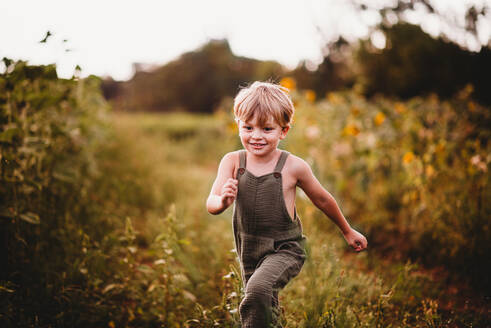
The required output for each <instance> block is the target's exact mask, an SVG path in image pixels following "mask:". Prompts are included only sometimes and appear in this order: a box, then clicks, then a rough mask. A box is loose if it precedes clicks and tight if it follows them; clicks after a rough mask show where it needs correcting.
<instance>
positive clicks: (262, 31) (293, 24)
mask: <svg viewBox="0 0 491 328" xmlns="http://www.w3.org/2000/svg"><path fill="white" fill-rule="evenodd" d="M388 2H389V3H390V2H391V0H373V1H372V2H371V3H388ZM468 2H472V3H477V4H483V3H487V4H488V5H491V3H490V2H491V0H482V1H479V0H433V1H432V3H433V4H434V5H435V7H437V9H438V10H439V11H440V12H443V13H448V15H449V17H453V16H452V14H453V13H456V12H459V11H463V9H464V8H465V7H464V5H465V3H468ZM0 17H1V18H0V58H3V57H8V58H11V59H15V60H18V59H21V60H27V61H28V62H29V63H30V64H33V65H41V64H52V63H56V65H57V72H58V75H59V76H60V77H64V78H70V77H71V76H72V75H73V73H74V70H75V67H76V65H79V66H80V67H81V68H82V76H87V75H89V74H95V75H99V76H111V77H113V78H114V79H115V80H127V79H129V78H131V77H132V75H133V65H132V64H133V63H144V64H149V65H163V64H165V63H166V62H169V61H171V60H173V59H176V58H178V56H179V55H180V54H182V53H184V52H187V51H192V50H195V49H197V48H198V47H200V46H202V45H203V44H205V43H206V42H207V41H209V40H211V39H223V38H227V39H228V41H229V44H230V47H231V49H232V51H233V52H234V54H236V55H238V56H245V57H251V58H256V59H260V60H276V61H278V62H280V63H281V64H283V65H285V66H286V67H288V68H294V67H295V66H296V65H297V64H298V63H299V61H301V60H307V61H308V62H310V63H311V65H312V66H313V67H315V65H316V64H318V63H320V62H321V60H322V54H323V53H322V49H323V46H324V45H325V44H326V42H327V41H332V40H335V39H336V38H337V37H338V35H340V34H342V35H343V36H344V37H346V38H347V39H348V40H355V39H357V38H364V37H367V35H368V32H369V28H368V27H369V26H373V25H374V24H376V23H377V22H378V21H379V20H380V16H379V15H378V14H377V13H376V12H366V13H360V12H355V11H354V10H353V8H352V7H351V6H350V1H347V0H297V1H294V0H282V1H277V0H248V1H236V0H208V1H199V0H194V1H193V0H180V1H166V0H160V1H158V0H139V1H125V0H97V1H95V0H85V1H73V0H44V1H37V0H30V1H29V0H15V1H12V0H11V1H2V2H0ZM408 20H410V21H412V22H414V23H418V24H421V25H422V27H423V29H425V30H426V31H427V32H429V33H431V34H433V35H438V33H440V32H441V31H445V29H446V27H445V24H442V23H441V22H439V21H437V20H436V19H434V18H433V20H432V19H431V17H427V16H422V15H418V14H413V15H412V17H408ZM479 24H480V25H479V28H480V35H479V38H480V39H482V40H489V38H490V35H491V24H490V22H482V21H480V23H479ZM48 30H49V31H50V32H51V33H52V34H53V35H52V36H51V37H50V38H49V39H48V42H47V43H39V41H40V40H42V39H43V38H44V36H45V35H46V32H47V31H48ZM454 39H455V40H457V41H460V42H464V43H465V42H467V45H468V46H469V47H470V48H475V50H477V49H478V48H479V45H478V44H477V43H476V41H474V43H473V42H472V40H471V41H469V40H468V39H469V38H468V36H466V35H463V34H460V35H459V34H454ZM372 41H373V42H374V43H375V44H376V45H379V46H380V47H383V45H384V40H383V36H380V35H378V36H377V35H375V36H374V39H373V40H372Z"/></svg>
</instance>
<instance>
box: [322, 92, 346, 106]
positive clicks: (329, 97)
mask: <svg viewBox="0 0 491 328" xmlns="http://www.w3.org/2000/svg"><path fill="white" fill-rule="evenodd" d="M326 97H327V100H328V101H329V102H330V103H332V104H333V105H338V104H342V103H343V98H341V97H340V96H338V95H337V94H335V93H334V92H328V93H327V95H326Z"/></svg>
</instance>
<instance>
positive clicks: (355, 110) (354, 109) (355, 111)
mask: <svg viewBox="0 0 491 328" xmlns="http://www.w3.org/2000/svg"><path fill="white" fill-rule="evenodd" d="M351 114H353V116H358V115H360V109H359V108H358V107H356V106H352V107H351Z"/></svg>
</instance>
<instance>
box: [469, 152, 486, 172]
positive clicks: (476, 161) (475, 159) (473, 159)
mask: <svg viewBox="0 0 491 328" xmlns="http://www.w3.org/2000/svg"><path fill="white" fill-rule="evenodd" d="M471 164H472V165H474V166H475V167H477V168H478V169H479V170H481V171H483V172H487V171H488V167H487V165H486V163H484V161H482V159H481V155H475V156H472V157H471Z"/></svg>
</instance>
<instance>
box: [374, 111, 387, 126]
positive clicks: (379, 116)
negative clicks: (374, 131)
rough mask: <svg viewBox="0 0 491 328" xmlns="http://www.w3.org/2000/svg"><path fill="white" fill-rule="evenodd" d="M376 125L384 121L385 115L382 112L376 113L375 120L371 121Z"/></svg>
mask: <svg viewBox="0 0 491 328" xmlns="http://www.w3.org/2000/svg"><path fill="white" fill-rule="evenodd" d="M373 120H374V122H375V124H376V125H380V124H382V123H384V121H385V115H384V113H382V112H378V113H377V115H376V116H375V118H374V119H373Z"/></svg>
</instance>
